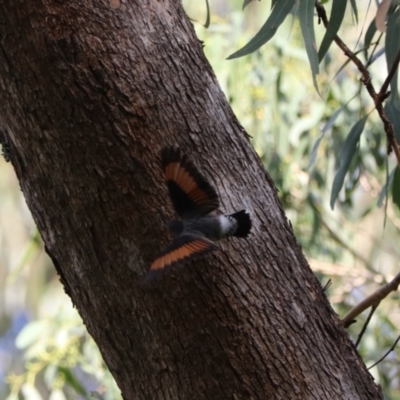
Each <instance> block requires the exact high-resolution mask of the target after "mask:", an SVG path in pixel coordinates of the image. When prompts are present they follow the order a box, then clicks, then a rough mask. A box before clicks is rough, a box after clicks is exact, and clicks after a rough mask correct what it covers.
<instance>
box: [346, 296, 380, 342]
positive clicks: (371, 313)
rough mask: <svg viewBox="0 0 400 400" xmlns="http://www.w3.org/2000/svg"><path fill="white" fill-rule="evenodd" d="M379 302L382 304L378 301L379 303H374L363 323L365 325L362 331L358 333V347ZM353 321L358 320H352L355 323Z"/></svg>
mask: <svg viewBox="0 0 400 400" xmlns="http://www.w3.org/2000/svg"><path fill="white" fill-rule="evenodd" d="M379 304H380V302H379V303H377V304H374V305H373V306H372V307H371V311H370V312H369V314H368V318H367V319H366V320H365V322H364V325H363V327H362V329H361V332H360V334H359V335H358V338H357V341H356V345H355V346H356V347H358V345H359V344H360V342H361V339H362V337H363V336H364V333H365V331H366V330H367V327H368V324H369V321H371V318H372V316H373V315H374V312H375V310H376V309H377V308H378V306H379ZM353 322H356V321H355V320H353V321H351V323H353Z"/></svg>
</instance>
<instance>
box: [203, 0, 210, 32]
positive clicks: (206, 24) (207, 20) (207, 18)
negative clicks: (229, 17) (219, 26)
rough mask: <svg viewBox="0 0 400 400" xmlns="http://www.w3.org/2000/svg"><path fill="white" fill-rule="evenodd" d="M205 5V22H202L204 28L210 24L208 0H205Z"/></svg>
mask: <svg viewBox="0 0 400 400" xmlns="http://www.w3.org/2000/svg"><path fill="white" fill-rule="evenodd" d="M206 7H207V17H206V22H205V24H204V28H208V27H209V26H210V5H209V4H208V0H206Z"/></svg>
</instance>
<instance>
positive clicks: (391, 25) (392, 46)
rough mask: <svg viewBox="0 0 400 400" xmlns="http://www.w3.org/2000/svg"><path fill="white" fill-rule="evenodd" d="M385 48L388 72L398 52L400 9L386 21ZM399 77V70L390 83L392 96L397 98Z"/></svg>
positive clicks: (399, 47)
mask: <svg viewBox="0 0 400 400" xmlns="http://www.w3.org/2000/svg"><path fill="white" fill-rule="evenodd" d="M385 47H386V61H387V66H388V71H390V70H391V68H392V66H393V63H394V61H395V58H396V56H397V54H398V52H399V51H400V9H398V10H397V11H396V12H394V13H393V14H392V15H391V16H390V17H389V20H388V25H387V32H386V35H385ZM398 75H399V68H398V66H397V71H396V73H395V74H394V76H393V79H392V81H391V82H390V88H391V90H392V96H394V97H397V96H398V95H399V92H398V86H397V79H398Z"/></svg>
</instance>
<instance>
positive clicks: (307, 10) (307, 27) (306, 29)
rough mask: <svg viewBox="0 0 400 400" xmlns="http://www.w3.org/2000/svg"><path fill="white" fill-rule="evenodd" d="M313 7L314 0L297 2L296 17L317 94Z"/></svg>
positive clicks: (316, 57)
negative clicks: (298, 20) (298, 21)
mask: <svg viewBox="0 0 400 400" xmlns="http://www.w3.org/2000/svg"><path fill="white" fill-rule="evenodd" d="M314 6H315V1H314V0H299V9H298V16H299V19H300V27H301V33H302V35H303V40H304V44H305V46H306V52H307V56H308V61H309V62H310V67H311V73H312V79H313V83H314V87H315V89H316V90H317V92H318V93H319V90H318V84H317V75H318V73H319V61H318V54H317V45H316V42H315V32H314Z"/></svg>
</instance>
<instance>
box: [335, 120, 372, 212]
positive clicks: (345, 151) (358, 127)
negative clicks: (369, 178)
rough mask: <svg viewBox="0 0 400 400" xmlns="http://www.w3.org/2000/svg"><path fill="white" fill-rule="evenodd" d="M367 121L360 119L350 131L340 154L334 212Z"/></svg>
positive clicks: (336, 176)
mask: <svg viewBox="0 0 400 400" xmlns="http://www.w3.org/2000/svg"><path fill="white" fill-rule="evenodd" d="M366 120H367V116H365V117H364V118H362V119H360V120H359V121H358V122H356V123H355V124H354V125H353V127H352V128H351V130H350V133H349V135H348V136H347V138H346V140H345V142H344V144H343V147H342V151H341V152H340V158H339V161H340V166H339V169H338V170H337V172H336V175H335V178H334V180H333V185H332V192H331V202H330V204H331V208H332V210H333V208H334V206H335V202H336V199H337V197H338V195H339V192H340V190H341V189H342V186H343V182H344V178H345V176H346V174H347V171H348V169H349V166H350V163H351V160H352V158H353V155H354V153H355V151H356V149H357V145H358V142H359V140H360V136H361V134H362V132H363V130H364V126H365V121H366Z"/></svg>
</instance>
